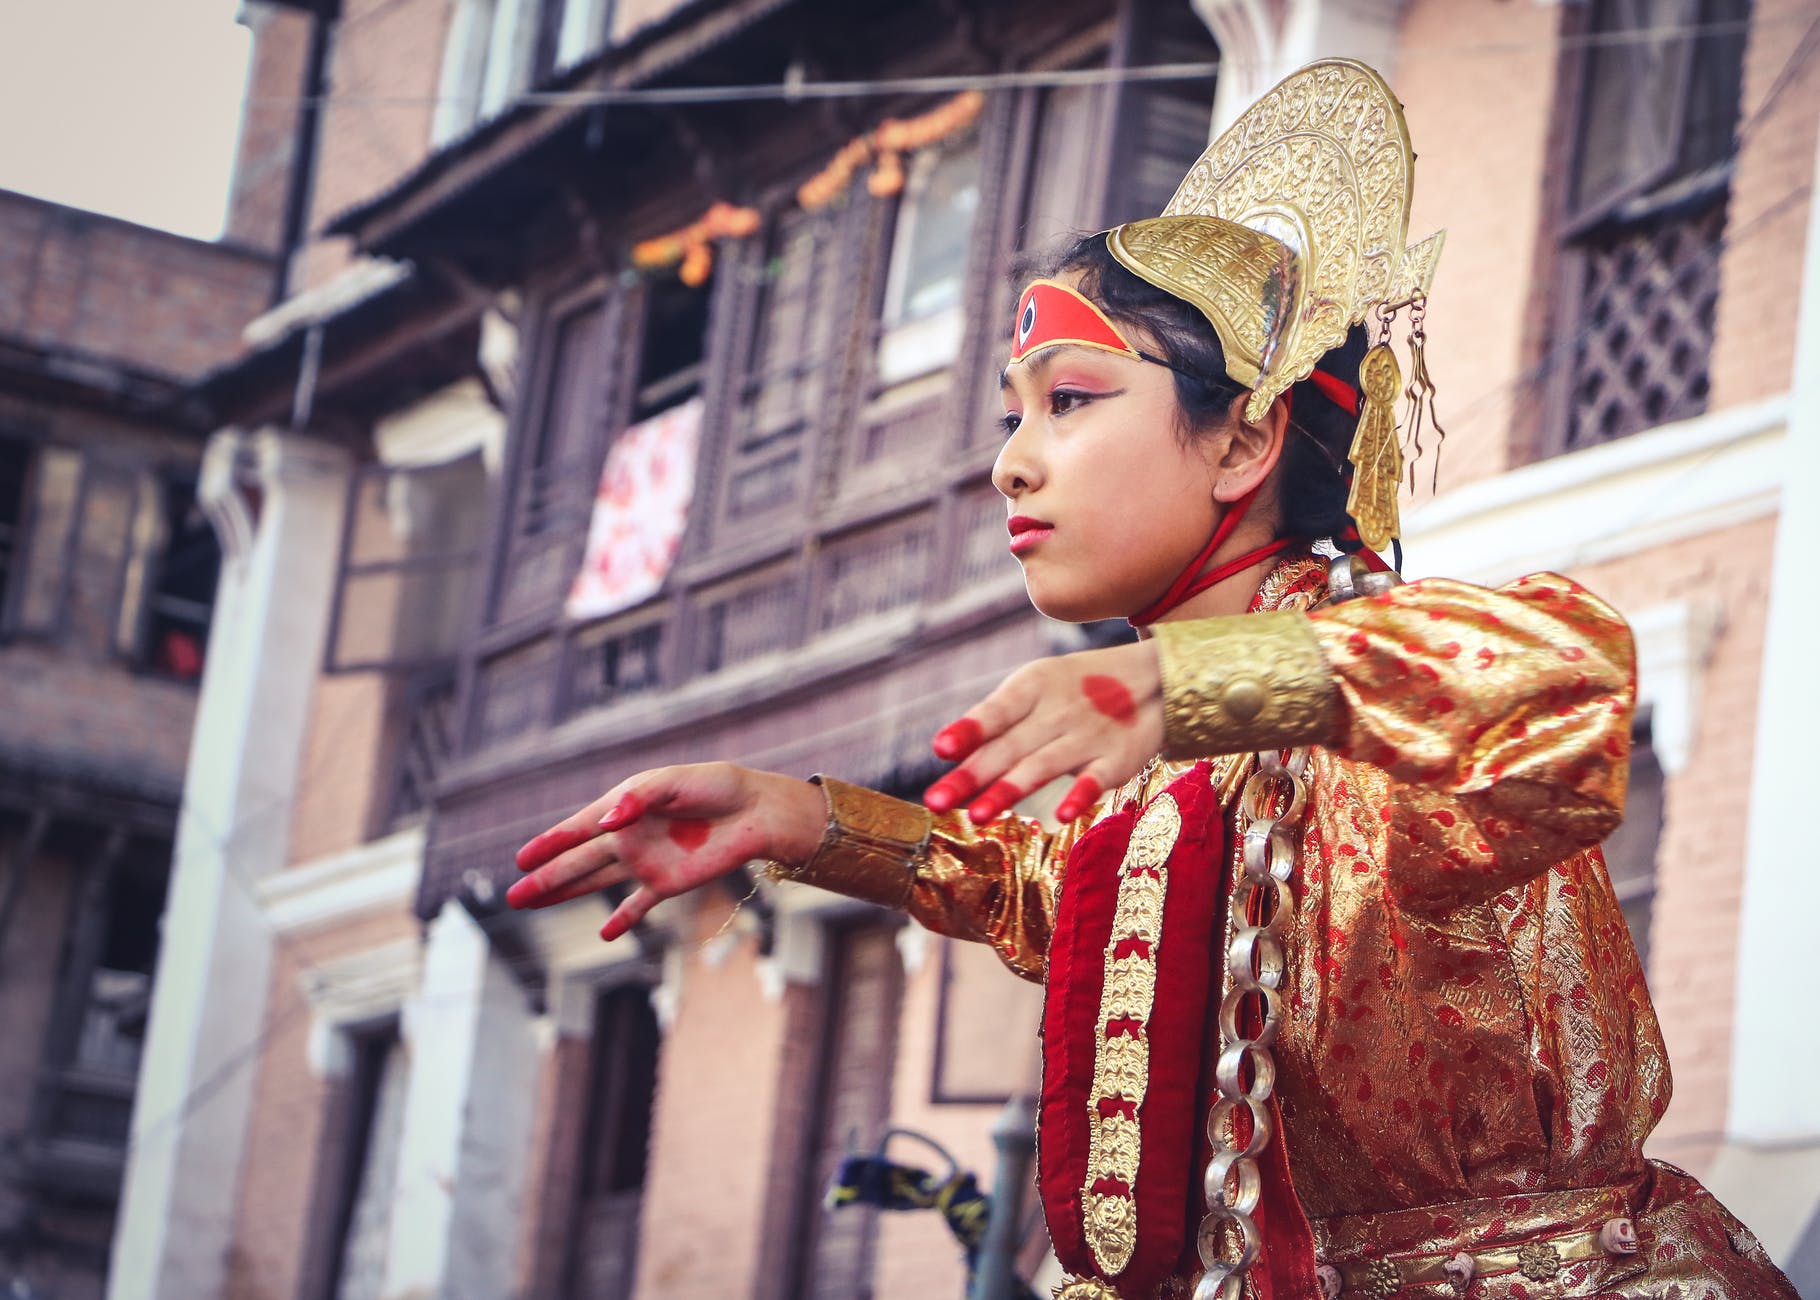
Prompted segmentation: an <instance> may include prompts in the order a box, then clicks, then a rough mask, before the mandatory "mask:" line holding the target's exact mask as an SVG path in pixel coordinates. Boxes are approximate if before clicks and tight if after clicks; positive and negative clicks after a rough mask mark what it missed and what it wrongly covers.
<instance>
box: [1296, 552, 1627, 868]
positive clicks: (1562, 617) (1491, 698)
mask: <svg viewBox="0 0 1820 1300" xmlns="http://www.w3.org/2000/svg"><path fill="white" fill-rule="evenodd" d="M1309 623H1310V625H1311V627H1312V629H1313V631H1314V634H1315V638H1316V640H1317V641H1318V642H1319V643H1320V646H1321V651H1322V654H1323V655H1324V656H1325V657H1326V659H1327V661H1328V663H1329V664H1330V665H1331V666H1332V668H1333V671H1334V679H1335V682H1336V684H1337V686H1338V689H1339V692H1340V696H1341V698H1342V700H1343V701H1344V708H1343V710H1342V717H1343V729H1342V735H1341V737H1340V739H1339V741H1338V743H1337V745H1336V746H1335V748H1336V749H1337V751H1338V752H1339V753H1341V754H1342V755H1344V756H1345V757H1348V758H1354V759H1360V760H1363V761H1364V762H1367V763H1370V764H1372V765H1374V766H1377V767H1380V768H1382V769H1384V771H1385V772H1386V773H1388V774H1389V776H1390V777H1391V779H1392V780H1393V781H1395V782H1398V783H1400V784H1404V785H1407V786H1411V787H1419V788H1420V789H1422V790H1426V791H1429V792H1432V794H1433V795H1440V796H1451V797H1452V798H1453V799H1454V800H1456V801H1457V804H1456V805H1451V806H1449V807H1441V806H1438V805H1437V806H1436V807H1434V808H1431V809H1430V808H1425V807H1424V806H1423V804H1422V801H1421V799H1420V798H1419V797H1414V796H1413V795H1412V796H1411V797H1410V798H1407V799H1404V798H1399V800H1398V802H1399V804H1400V805H1401V806H1402V808H1403V809H1404V810H1405V812H1406V816H1405V820H1406V821H1407V822H1408V825H1407V826H1406V827H1405V828H1404V830H1405V833H1406V834H1407V835H1408V836H1411V837H1421V836H1426V835H1428V831H1427V830H1424V829H1423V828H1422V826H1421V825H1419V823H1421V822H1429V823H1432V824H1433V826H1436V827H1443V828H1444V827H1445V826H1446V825H1447V824H1448V818H1449V815H1450V813H1451V812H1454V811H1458V812H1463V813H1464V814H1465V815H1467V816H1469V817H1470V818H1471V819H1472V821H1473V823H1474V824H1475V826H1476V827H1477V829H1478V832H1479V833H1478V834H1477V835H1476V836H1474V837H1472V840H1473V842H1472V843H1470V844H1464V845H1463V844H1462V843H1460V841H1459V838H1458V837H1457V836H1449V837H1448V839H1449V847H1448V855H1449V857H1450V859H1451V860H1452V864H1453V866H1454V867H1456V868H1459V869H1463V873H1464V874H1468V875H1471V874H1474V872H1473V871H1472V868H1473V867H1474V866H1475V865H1476V864H1491V863H1494V862H1495V864H1496V865H1497V867H1498V868H1499V869H1498V870H1496V871H1494V872H1492V873H1491V874H1492V875H1493V876H1494V877H1503V879H1501V880H1495V881H1493V883H1499V884H1507V883H1514V880H1515V879H1517V878H1526V877H1527V876H1528V875H1533V874H1536V873H1538V872H1541V871H1543V870H1546V869H1547V868H1548V867H1549V866H1550V865H1552V864H1553V863H1555V862H1557V861H1559V860H1560V859H1562V858H1564V857H1566V856H1567V855H1568V854H1570V853H1572V852H1574V851H1575V850H1577V849H1582V848H1586V847H1588V846H1590V845H1593V844H1597V843H1598V842H1599V841H1600V840H1602V839H1604V838H1605V836H1607V835H1609V834H1610V833H1611V832H1612V830H1613V829H1614V828H1615V827H1616V826H1617V825H1618V822H1619V821H1620V820H1621V818H1622V816H1623V812H1624V794H1625V788H1626V785H1627V783H1628V780H1629V774H1630V762H1629V760H1630V730H1631V715H1632V712H1633V710H1634V707H1635V704H1636V693H1637V677H1636V652H1635V648H1634V646H1633V643H1632V639H1631V633H1630V628H1629V626H1628V625H1627V624H1626V623H1625V622H1624V619H1623V618H1622V617H1621V616H1620V615H1619V614H1618V613H1617V611H1615V610H1613V609H1612V608H1611V606H1609V605H1607V604H1605V602H1603V601H1601V600H1600V599H1598V598H1597V597H1596V596H1594V595H1592V594H1591V593H1590V592H1588V591H1587V590H1586V589H1585V588H1583V587H1581V586H1579V585H1577V584H1576V583H1574V582H1572V581H1570V580H1569V579H1567V578H1563V577H1561V576H1560V575H1558V574H1552V573H1541V574H1534V575H1531V576H1530V577H1527V578H1523V579H1521V580H1520V581H1518V582H1515V583H1512V584H1511V585H1510V586H1508V587H1503V588H1500V589H1498V590H1496V591H1491V590H1487V589H1485V588H1483V587H1474V586H1471V585H1469V584H1467V583H1463V582H1452V581H1448V580H1445V579H1440V578H1431V579H1427V580H1424V581H1422V582H1416V583H1411V584H1409V585H1408V586H1404V587H1397V588H1393V589H1392V590H1391V591H1389V592H1386V593H1385V594H1383V595H1380V596H1373V597H1370V598H1368V599H1362V600H1356V601H1348V602H1346V603H1345V604H1342V605H1335V606H1331V607H1328V608H1325V609H1321V610H1317V611H1316V612H1315V613H1313V614H1311V615H1310V616H1309ZM1462 857H1464V858H1466V859H1467V860H1466V861H1461V860H1460V859H1461V858H1462ZM1475 860H1477V863H1475Z"/></svg>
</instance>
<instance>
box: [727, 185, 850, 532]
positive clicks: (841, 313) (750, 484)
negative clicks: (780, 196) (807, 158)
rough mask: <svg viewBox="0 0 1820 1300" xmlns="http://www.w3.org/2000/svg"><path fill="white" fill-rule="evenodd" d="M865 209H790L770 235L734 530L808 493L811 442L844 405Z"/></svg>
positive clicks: (744, 379) (734, 490) (746, 380)
mask: <svg viewBox="0 0 1820 1300" xmlns="http://www.w3.org/2000/svg"><path fill="white" fill-rule="evenodd" d="M863 202H864V200H863V198H853V197H852V196H849V198H848V200H847V203H846V205H845V206H843V205H842V204H840V203H836V204H834V205H833V206H831V207H829V208H827V209H824V210H823V211H820V212H805V211H803V210H801V209H791V210H788V211H786V212H784V213H782V214H781V215H780V216H779V217H778V218H777V222H776V224H775V226H774V227H773V229H772V231H771V235H770V239H769V242H768V244H767V246H766V248H765V250H764V253H765V261H764V264H763V266H762V267H761V268H760V272H759V274H760V277H761V282H760V285H759V287H758V291H757V302H756V304H755V309H754V314H753V327H752V332H751V337H750V340H749V343H748V345H747V351H746V354H745V357H744V359H743V360H744V364H743V365H742V367H741V372H742V374H741V380H740V385H739V394H738V410H737V413H736V416H735V421H734V427H735V429H737V430H738V433H737V436H736V439H735V441H734V443H733V446H732V447H731V449H730V455H729V458H728V466H727V473H726V481H725V488H724V497H723V500H722V507H721V510H722V516H723V518H724V519H725V520H726V521H727V522H728V523H729V524H741V525H747V526H750V525H751V523H753V522H754V521H756V520H761V519H775V518H778V517H781V516H782V513H783V512H785V511H787V510H789V509H790V508H791V507H792V506H795V505H797V504H799V503H800V502H801V500H802V498H803V496H804V494H805V493H806V491H807V486H808V481H809V469H810V465H811V456H812V454H813V443H814V434H815V432H816V430H817V428H818V427H819V426H820V425H821V424H822V423H823V422H824V421H825V418H826V411H825V408H826V407H827V406H828V405H829V404H830V403H831V402H833V401H834V400H835V398H836V397H837V394H836V392H835V387H836V382H837V380H838V379H839V377H840V375H841V366H840V365H839V364H838V363H839V362H840V361H841V359H842V357H843V353H844V348H843V346H842V335H841V331H842V327H843V325H844V323H845V321H846V320H847V318H848V315H849V313H850V310H851V306H852V304H851V303H850V302H848V301H847V299H848V298H850V296H851V294H852V284H851V283H850V282H848V281H845V280H844V279H843V275H844V274H850V271H851V267H850V266H849V265H848V263H849V261H850V259H849V258H848V257H847V254H848V253H849V252H850V251H851V249H850V244H851V239H852V236H853V235H854V233H855V231H856V229H857V226H858V224H859V220H860V217H861V216H862V215H863V214H861V213H859V212H858V211H857V209H858V208H860V207H861V206H862V205H863Z"/></svg>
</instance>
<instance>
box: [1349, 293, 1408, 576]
mask: <svg viewBox="0 0 1820 1300" xmlns="http://www.w3.org/2000/svg"><path fill="white" fill-rule="evenodd" d="M1390 321H1391V318H1390V317H1388V316H1387V317H1385V318H1384V323H1383V330H1382V332H1381V333H1380V334H1379V336H1378V341H1377V342H1376V343H1375V344H1373V345H1372V348H1371V350H1370V351H1369V352H1367V353H1366V354H1365V359H1364V360H1363V361H1361V362H1359V390H1360V392H1362V393H1363V394H1364V403H1363V405H1361V406H1360V408H1359V427H1358V429H1357V431H1356V432H1355V433H1354V434H1353V437H1352V450H1350V451H1349V452H1347V453H1346V458H1347V459H1348V460H1350V461H1351V462H1352V467H1353V474H1352V492H1351V493H1350V494H1349V495H1348V496H1347V498H1346V513H1347V514H1349V515H1351V516H1352V520H1353V522H1354V523H1355V524H1357V525H1358V526H1359V537H1360V538H1361V539H1362V540H1363V541H1364V543H1365V545H1367V546H1369V547H1370V548H1371V549H1372V550H1374V551H1382V550H1384V549H1385V548H1386V547H1387V546H1389V545H1390V542H1391V539H1392V538H1394V537H1396V536H1397V535H1398V533H1399V531H1400V529H1401V524H1400V523H1399V521H1398V518H1397V489H1398V488H1400V487H1401V486H1402V485H1403V449H1402V447H1401V446H1399V445H1398V443H1397V394H1398V392H1400V391H1401V389H1402V387H1403V376H1402V372H1401V370H1400V369H1399V367H1398V366H1397V354H1396V353H1394V352H1392V351H1391V350H1390Z"/></svg>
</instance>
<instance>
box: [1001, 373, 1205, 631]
mask: <svg viewBox="0 0 1820 1300" xmlns="http://www.w3.org/2000/svg"><path fill="white" fill-rule="evenodd" d="M1138 346H1140V347H1149V346H1150V344H1149V342H1148V341H1147V340H1144V341H1139V342H1138ZM1003 395H1004V402H1005V428H1006V433H1007V436H1006V439H1005V446H1004V449H1003V450H1001V451H1000V452H999V456H998V462H997V464H995V465H994V466H993V470H992V481H993V484H994V485H995V486H996V487H997V488H998V490H999V491H1000V492H1001V493H1003V494H1004V496H1005V498H1006V500H1007V501H1008V502H1009V503H1010V514H1011V518H1010V529H1011V549H1012V552H1013V553H1014V554H1015V555H1016V556H1017V558H1018V561H1019V562H1020V563H1021V564H1022V565H1023V566H1024V583H1025V585H1026V586H1027V587H1028V588H1029V591H1030V600H1031V603H1032V604H1034V605H1035V606H1036V607H1037V609H1039V610H1041V611H1042V612H1043V613H1044V614H1047V615H1048V616H1049V617H1051V618H1056V619H1063V620H1066V621H1068V622H1073V623H1084V622H1088V621H1091V620H1093V619H1102V618H1126V617H1129V616H1130V615H1131V614H1133V613H1134V612H1136V611H1137V610H1140V609H1142V608H1144V607H1145V606H1146V605H1148V604H1150V603H1151V602H1152V601H1154V600H1156V599H1158V598H1159V597H1160V596H1161V595H1162V594H1163V592H1164V591H1166V590H1167V589H1168V587H1169V584H1170V583H1171V582H1172V581H1174V580H1175V578H1176V576H1177V575H1178V574H1179V573H1181V571H1182V569H1183V568H1184V567H1186V566H1187V564H1188V563H1189V562H1190V561H1191V560H1193V559H1194V557H1195V555H1196V554H1197V553H1198V552H1199V551H1200V550H1201V548H1202V547H1203V546H1204V545H1205V544H1206V542H1207V539H1208V538H1209V537H1211V536H1212V535H1213V530H1214V527H1215V525H1216V524H1217V523H1218V522H1219V517H1220V514H1221V511H1222V509H1223V507H1221V506H1220V505H1219V504H1218V503H1217V502H1216V500H1215V480H1216V477H1217V464H1218V457H1219V455H1220V450H1221V449H1220V446H1219V443H1220V440H1219V439H1217V438H1193V439H1189V438H1184V437H1183V436H1182V435H1181V434H1180V433H1179V432H1178V427H1179V421H1180V408H1179V406H1178V405H1177V403H1176V396H1175V377H1174V374H1173V373H1172V372H1171V371H1170V370H1168V369H1167V368H1165V367H1163V366H1160V365H1155V364H1153V363H1151V362H1146V361H1139V360H1136V359H1134V358H1131V357H1126V356H1121V355H1119V354H1117V353H1113V352H1107V351H1104V350H1101V349H1098V348H1090V347H1083V346H1081V345H1078V344H1067V343H1063V344H1058V345H1056V346H1053V347H1048V348H1044V349H1042V350H1040V351H1037V352H1033V353H1031V354H1030V355H1029V356H1027V357H1025V358H1024V359H1023V360H1022V361H1014V362H1012V363H1011V365H1010V366H1009V367H1007V368H1006V371H1005V377H1004V393H1003Z"/></svg>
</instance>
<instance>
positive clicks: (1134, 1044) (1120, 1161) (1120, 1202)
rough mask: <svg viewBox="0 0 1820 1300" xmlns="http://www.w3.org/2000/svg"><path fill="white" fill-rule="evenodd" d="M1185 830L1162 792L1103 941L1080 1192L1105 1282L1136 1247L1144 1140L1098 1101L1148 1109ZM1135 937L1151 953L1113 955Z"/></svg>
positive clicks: (1131, 1123)
mask: <svg viewBox="0 0 1820 1300" xmlns="http://www.w3.org/2000/svg"><path fill="white" fill-rule="evenodd" d="M1181 833H1182V812H1181V809H1180V808H1178V807H1177V806H1176V802H1175V799H1174V797H1173V796H1171V795H1170V794H1168V793H1163V794H1160V795H1158V796H1157V798H1156V800H1155V802H1153V803H1151V804H1150V806H1149V807H1147V808H1145V809H1144V812H1143V815H1142V816H1140V817H1139V818H1138V820H1137V825H1136V826H1134V827H1133V828H1132V831H1131V843H1130V844H1129V845H1127V846H1126V848H1125V858H1124V861H1122V862H1121V863H1120V864H1119V892H1118V899H1117V902H1116V904H1115V906H1114V908H1113V914H1112V935H1111V937H1110V939H1108V941H1107V943H1106V958H1105V961H1106V967H1105V983H1104V985H1103V986H1102V988H1101V991H1100V1014H1099V1021H1098V1027H1097V1030H1096V1034H1097V1037H1096V1038H1095V1040H1094V1055H1093V1086H1092V1087H1091V1088H1089V1089H1088V1091H1087V1181H1086V1183H1085V1184H1084V1185H1083V1186H1082V1187H1081V1211H1082V1223H1083V1225H1084V1228H1085V1233H1086V1237H1087V1246H1088V1248H1089V1249H1090V1250H1091V1251H1092V1252H1093V1262H1094V1263H1095V1264H1096V1265H1097V1266H1098V1267H1099V1270H1100V1272H1101V1273H1103V1274H1105V1275H1106V1276H1108V1277H1110V1276H1112V1275H1114V1274H1117V1273H1119V1272H1122V1271H1123V1270H1124V1268H1125V1266H1126V1265H1127V1264H1129V1263H1130V1262H1131V1254H1132V1251H1133V1250H1135V1249H1136V1247H1137V1201H1136V1199H1135V1196H1134V1195H1133V1193H1135V1191H1136V1187H1137V1171H1138V1158H1139V1156H1140V1155H1141V1154H1142V1141H1141V1132H1140V1128H1139V1125H1138V1122H1137V1120H1136V1119H1133V1118H1127V1117H1126V1116H1124V1115H1121V1114H1112V1115H1102V1114H1101V1113H1100V1102H1101V1101H1102V1100H1110V1099H1122V1100H1125V1101H1129V1102H1130V1103H1131V1105H1132V1109H1133V1111H1134V1112H1135V1111H1136V1110H1137V1109H1138V1108H1140V1107H1142V1106H1143V1104H1144V1091H1145V1088H1146V1086H1147V1084H1148V1082H1149V1078H1150V1038H1149V1020H1150V1012H1151V1008H1152V1006H1153V1005H1154V1003H1155V1001H1156V956H1157V950H1158V949H1159V948H1160V947H1161V946H1162V942H1163V894H1164V890H1165V889H1166V888H1167V886H1168V884H1169V872H1168V869H1167V867H1166V866H1165V864H1166V863H1167V862H1168V861H1169V854H1170V851H1171V850H1172V849H1174V848H1175V842H1176V840H1177V839H1179V838H1180V837H1181ZM1152 872H1154V873H1155V874H1154V875H1152V874H1151V873H1152ZM1133 938H1135V939H1143V940H1145V941H1146V942H1147V943H1148V944H1149V951H1148V953H1146V954H1144V955H1142V956H1140V955H1138V954H1136V953H1127V954H1125V955H1124V956H1122V957H1119V956H1115V954H1116V953H1117V951H1118V947H1119V945H1120V944H1121V943H1122V942H1124V941H1125V940H1126V939H1133ZM1126 1019H1130V1020H1135V1021H1137V1022H1138V1025H1139V1028H1138V1032H1137V1033H1136V1034H1120V1035H1119V1036H1118V1037H1117V1038H1108V1037H1107V1036H1106V1030H1107V1027H1108V1026H1109V1025H1111V1023H1112V1022H1113V1021H1115V1020H1126ZM1102 1178H1116V1179H1118V1180H1119V1181H1121V1182H1123V1183H1124V1184H1125V1186H1126V1187H1127V1188H1128V1189H1130V1190H1129V1191H1128V1192H1127V1194H1126V1195H1123V1196H1111V1195H1107V1194H1104V1193H1100V1192H1095V1191H1094V1190H1093V1185H1094V1184H1095V1183H1097V1182H1098V1181H1099V1180H1100V1179H1102Z"/></svg>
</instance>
